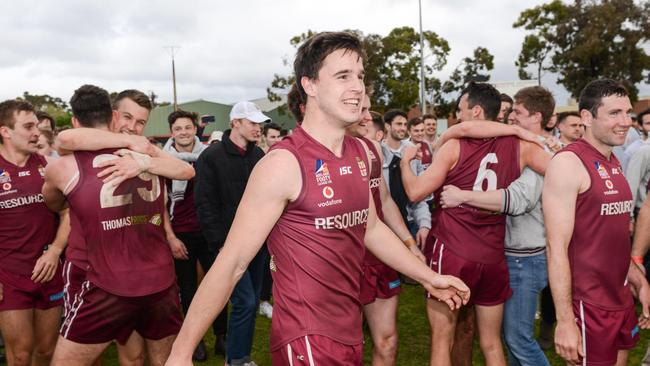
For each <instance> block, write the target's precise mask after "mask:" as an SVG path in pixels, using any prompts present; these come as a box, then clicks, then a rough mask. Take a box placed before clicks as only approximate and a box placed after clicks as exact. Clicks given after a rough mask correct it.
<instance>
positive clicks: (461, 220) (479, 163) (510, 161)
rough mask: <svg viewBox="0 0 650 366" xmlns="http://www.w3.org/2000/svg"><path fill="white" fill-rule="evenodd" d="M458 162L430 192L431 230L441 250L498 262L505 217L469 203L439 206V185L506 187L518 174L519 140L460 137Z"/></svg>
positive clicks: (487, 188)
mask: <svg viewBox="0 0 650 366" xmlns="http://www.w3.org/2000/svg"><path fill="white" fill-rule="evenodd" d="M459 142H460V153H459V156H458V162H457V163H456V166H454V167H453V168H452V169H451V170H450V171H449V172H448V173H447V179H445V183H444V184H443V185H442V186H440V187H441V188H440V189H439V190H438V191H436V192H435V193H434V197H436V206H437V208H436V209H435V210H434V211H433V215H432V217H431V220H432V227H431V233H432V235H434V236H435V237H436V238H438V239H439V240H440V241H441V242H443V243H445V249H449V250H452V251H453V252H454V253H456V255H458V256H460V257H462V258H465V259H467V260H470V261H473V262H478V263H498V262H500V261H501V260H503V259H504V256H505V252H504V247H503V245H504V244H503V241H504V236H505V224H506V217H505V215H503V214H499V213H494V212H487V211H484V210H481V209H478V208H475V207H472V206H469V205H461V206H459V207H456V208H445V209H442V208H441V204H440V194H441V192H442V187H443V186H445V185H448V184H452V185H455V186H456V187H458V188H460V189H463V190H474V191H492V190H495V189H501V188H506V187H508V185H509V184H510V183H511V182H512V181H514V180H515V179H517V178H518V177H519V174H520V173H521V168H520V166H519V139H518V138H516V137H514V136H506V137H498V138H490V139H461V140H459Z"/></svg>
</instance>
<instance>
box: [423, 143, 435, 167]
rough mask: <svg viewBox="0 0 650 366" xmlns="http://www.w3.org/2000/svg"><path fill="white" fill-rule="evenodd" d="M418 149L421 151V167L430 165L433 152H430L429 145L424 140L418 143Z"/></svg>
mask: <svg viewBox="0 0 650 366" xmlns="http://www.w3.org/2000/svg"><path fill="white" fill-rule="evenodd" d="M420 151H421V152H422V159H421V160H420V161H421V162H422V168H423V169H427V168H428V167H429V165H431V162H432V158H433V154H432V153H431V146H429V143H428V142H426V141H422V142H421V143H420Z"/></svg>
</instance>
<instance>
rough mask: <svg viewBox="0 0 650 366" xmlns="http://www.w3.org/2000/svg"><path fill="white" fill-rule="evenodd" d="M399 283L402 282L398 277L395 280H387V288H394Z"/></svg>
mask: <svg viewBox="0 0 650 366" xmlns="http://www.w3.org/2000/svg"><path fill="white" fill-rule="evenodd" d="M401 283H402V281H400V280H399V278H398V279H396V280H395V281H393V282H389V283H388V288H389V289H391V290H392V289H394V288H397V287H399V285H400V284H401Z"/></svg>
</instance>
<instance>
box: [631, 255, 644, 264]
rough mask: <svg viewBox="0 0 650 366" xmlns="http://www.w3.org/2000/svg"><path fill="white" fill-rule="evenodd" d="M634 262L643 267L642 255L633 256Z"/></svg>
mask: <svg viewBox="0 0 650 366" xmlns="http://www.w3.org/2000/svg"><path fill="white" fill-rule="evenodd" d="M632 262H634V263H636V264H640V265H643V257H642V256H640V255H633V256H632Z"/></svg>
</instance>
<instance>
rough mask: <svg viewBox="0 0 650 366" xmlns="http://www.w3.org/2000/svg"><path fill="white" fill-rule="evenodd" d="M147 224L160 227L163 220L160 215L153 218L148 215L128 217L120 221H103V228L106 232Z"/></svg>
mask: <svg viewBox="0 0 650 366" xmlns="http://www.w3.org/2000/svg"><path fill="white" fill-rule="evenodd" d="M147 223H149V224H152V225H156V226H160V224H162V218H161V216H160V214H155V215H153V216H151V217H149V216H148V215H135V216H126V217H120V218H118V219H113V220H106V221H102V228H103V229H104V231H110V230H116V229H121V228H123V227H127V226H134V225H144V224H147Z"/></svg>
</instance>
